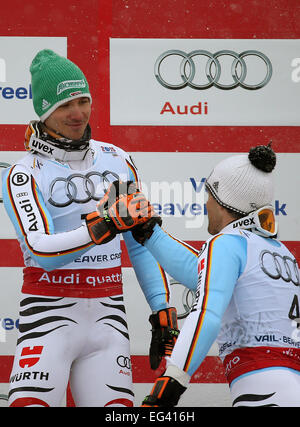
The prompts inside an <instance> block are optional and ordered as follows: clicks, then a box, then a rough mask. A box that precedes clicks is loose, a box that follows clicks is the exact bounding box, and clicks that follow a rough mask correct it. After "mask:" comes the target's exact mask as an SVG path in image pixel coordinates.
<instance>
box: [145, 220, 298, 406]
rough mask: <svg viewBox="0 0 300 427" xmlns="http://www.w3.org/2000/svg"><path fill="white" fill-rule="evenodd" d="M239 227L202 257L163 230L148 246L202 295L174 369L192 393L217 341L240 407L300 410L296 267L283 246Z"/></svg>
mask: <svg viewBox="0 0 300 427" xmlns="http://www.w3.org/2000/svg"><path fill="white" fill-rule="evenodd" d="M236 224H238V221H237V222H235V223H231V224H229V225H228V226H227V227H225V228H224V229H223V230H222V231H221V233H219V234H217V235H216V236H214V237H211V238H210V239H209V240H207V241H206V242H205V243H204V245H203V247H202V249H201V250H200V253H199V254H198V257H196V256H195V254H193V253H192V251H191V250H189V248H187V247H186V245H184V243H183V242H180V241H178V240H176V239H174V238H172V237H171V236H168V235H167V234H166V233H165V232H164V231H163V230H162V229H161V228H159V227H158V226H155V229H154V233H153V234H152V236H151V238H150V239H148V240H147V241H146V243H145V246H146V247H147V249H148V250H149V251H150V252H151V253H152V254H153V255H154V256H155V257H156V259H157V260H158V261H159V262H160V264H161V265H162V267H163V268H164V269H165V271H167V272H168V273H169V274H170V275H171V276H172V277H174V279H176V280H178V281H179V282H181V283H182V284H184V285H185V286H187V287H189V288H190V289H193V290H194V291H195V302H194V304H193V307H192V309H191V312H190V314H189V315H188V317H187V318H186V320H185V322H184V324H183V326H182V328H181V332H180V335H179V338H178V339H177V341H176V344H175V346H174V349H173V352H172V355H171V357H170V358H168V360H167V365H168V366H170V373H171V366H176V367H177V368H179V369H180V370H181V372H182V371H183V374H182V375H183V378H184V381H185V384H182V385H184V386H187V383H188V381H189V379H190V377H191V376H192V375H193V373H194V372H195V371H196V370H197V368H198V367H199V366H200V364H201V363H202V361H203V359H204V358H205V356H206V355H207V353H208V351H209V349H210V347H211V345H212V344H213V343H214V342H215V341H217V343H218V346H219V353H220V357H221V360H222V361H223V364H224V368H225V374H226V377H227V380H228V383H229V385H230V390H231V395H232V404H233V406H300V306H299V304H300V281H299V269H298V265H297V262H296V260H295V257H294V256H293V255H292V254H291V252H290V251H289V250H288V249H287V248H286V246H285V245H283V244H282V243H281V242H280V241H279V240H277V239H275V238H265V237H262V236H259V235H257V234H255V233H253V232H251V231H246V230H242V229H239V228H238V227H237V226H236ZM234 225H235V227H234ZM197 269H198V272H197ZM165 375H168V369H167V371H166V373H165Z"/></svg>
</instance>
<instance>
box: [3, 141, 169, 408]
mask: <svg viewBox="0 0 300 427" xmlns="http://www.w3.org/2000/svg"><path fill="white" fill-rule="evenodd" d="M116 179H121V180H122V181H128V180H131V181H137V182H138V177H137V172H136V169H135V167H134V165H133V163H132V160H131V158H130V156H128V154H126V153H125V152H124V151H123V150H121V149H120V148H118V147H116V146H114V145H112V144H107V143H102V142H97V141H94V140H91V141H90V150H89V151H88V153H87V157H86V159H85V160H84V161H83V162H81V163H80V162H79V163H78V162H77V163H76V162H73V163H72V164H71V163H65V164H62V163H60V162H57V161H55V160H53V159H49V158H48V157H44V156H42V155H39V154H33V153H28V154H27V155H26V156H25V157H24V158H23V159H22V160H20V161H18V162H17V163H16V164H15V165H13V166H12V167H11V168H9V169H7V170H5V171H4V174H3V200H4V205H5V208H6V211H7V213H8V215H9V216H10V218H11V221H12V222H13V224H14V227H15V230H16V233H17V237H18V240H19V243H20V246H21V249H22V251H23V255H24V264H25V268H24V280H23V286H22V298H21V301H20V324H19V335H18V341H17V347H16V354H15V359H14V365H13V369H12V373H11V378H10V390H9V404H10V405H11V406H29V405H33V406H59V405H61V402H62V399H63V396H64V394H65V391H66V387H67V384H68V381H70V385H71V391H72V395H73V398H74V401H75V404H76V406H132V405H133V391H132V373H131V363H130V353H129V335H128V328H127V322H126V313H125V308H124V301H123V291H122V272H121V249H120V235H117V237H116V238H114V239H113V240H112V241H111V242H109V243H107V244H103V245H95V244H94V243H93V242H92V241H91V238H90V236H89V233H88V230H87V227H86V225H85V222H84V220H83V218H82V216H84V215H85V214H88V213H90V212H93V211H95V209H96V203H97V201H98V200H99V199H100V198H101V197H102V196H103V195H104V190H105V189H106V188H107V187H108V185H109V183H110V182H112V181H114V180H116ZM123 237H124V240H125V243H126V246H127V249H128V252H129V256H130V259H131V262H132V265H133V267H134V269H135V273H136V276H137V278H138V281H139V284H140V286H141V287H142V290H143V292H144V294H145V297H146V299H147V301H148V303H149V305H150V307H151V309H152V310H160V309H163V308H166V307H167V306H168V298H169V289H168V282H167V278H166V276H165V274H164V271H163V270H162V269H161V267H160V265H159V264H158V263H157V261H155V259H154V258H153V257H152V255H151V254H150V253H149V252H148V250H147V249H146V248H144V247H143V246H141V245H139V244H138V243H136V242H135V240H134V239H133V238H132V235H131V232H127V233H124V234H123Z"/></svg>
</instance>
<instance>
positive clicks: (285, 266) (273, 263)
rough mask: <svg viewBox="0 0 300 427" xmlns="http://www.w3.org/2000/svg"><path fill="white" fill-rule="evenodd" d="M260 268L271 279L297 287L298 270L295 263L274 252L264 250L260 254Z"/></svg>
mask: <svg viewBox="0 0 300 427" xmlns="http://www.w3.org/2000/svg"><path fill="white" fill-rule="evenodd" d="M260 267H261V269H262V271H263V272H264V273H265V274H266V275H267V276H269V277H271V278H272V279H275V280H276V279H280V278H281V279H282V280H284V281H285V282H292V283H293V284H294V285H296V286H299V285H300V280H299V269H298V265H297V261H296V260H295V259H292V258H290V257H288V256H282V255H280V254H278V253H276V252H270V251H267V250H264V251H262V252H261V254H260Z"/></svg>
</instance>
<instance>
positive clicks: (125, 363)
mask: <svg viewBox="0 0 300 427" xmlns="http://www.w3.org/2000/svg"><path fill="white" fill-rule="evenodd" d="M117 364H118V365H119V366H120V367H121V368H126V369H131V360H130V357H125V356H121V355H120V356H118V357H117Z"/></svg>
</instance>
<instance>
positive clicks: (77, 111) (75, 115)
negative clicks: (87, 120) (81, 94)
mask: <svg viewBox="0 0 300 427" xmlns="http://www.w3.org/2000/svg"><path fill="white" fill-rule="evenodd" d="M69 115H70V117H71V118H72V119H76V120H81V119H82V117H83V111H82V108H80V105H78V104H74V105H72V106H71V108H70V110H69Z"/></svg>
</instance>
